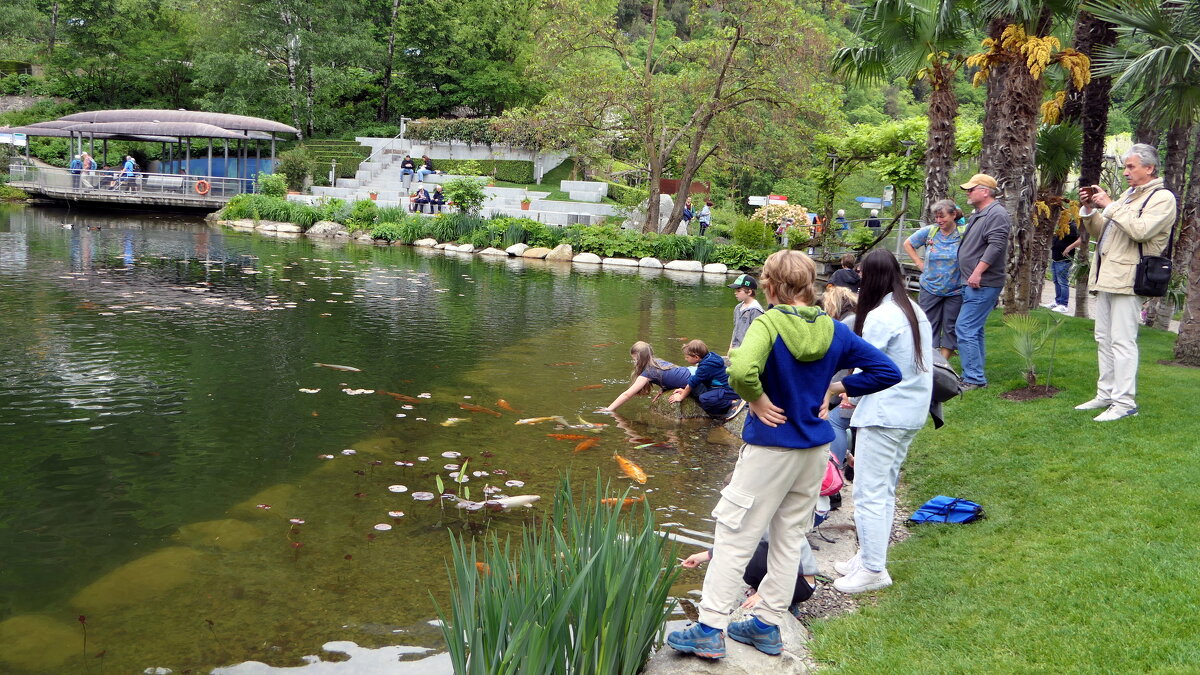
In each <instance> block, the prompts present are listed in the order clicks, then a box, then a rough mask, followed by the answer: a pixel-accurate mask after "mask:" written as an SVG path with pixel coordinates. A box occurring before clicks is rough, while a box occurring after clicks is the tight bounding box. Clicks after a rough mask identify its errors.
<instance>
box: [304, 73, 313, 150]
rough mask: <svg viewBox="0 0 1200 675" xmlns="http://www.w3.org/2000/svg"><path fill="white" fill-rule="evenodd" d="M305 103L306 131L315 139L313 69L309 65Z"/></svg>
mask: <svg viewBox="0 0 1200 675" xmlns="http://www.w3.org/2000/svg"><path fill="white" fill-rule="evenodd" d="M304 101H305V104H306V107H305V115H304V118H305V127H304V128H305V130H306V131H307V132H308V137H309V138H312V137H313V67H312V64H311V63H310V64H308V81H307V82H306V83H305V86H304Z"/></svg>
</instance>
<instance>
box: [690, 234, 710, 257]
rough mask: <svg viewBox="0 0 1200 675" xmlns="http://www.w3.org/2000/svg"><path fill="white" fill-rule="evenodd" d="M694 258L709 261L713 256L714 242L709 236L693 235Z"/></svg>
mask: <svg viewBox="0 0 1200 675" xmlns="http://www.w3.org/2000/svg"><path fill="white" fill-rule="evenodd" d="M691 239H692V260H699V261H700V262H702V263H707V262H708V259H709V258H711V257H712V252H713V243H712V240H711V239H709V238H707V237H692V238H691Z"/></svg>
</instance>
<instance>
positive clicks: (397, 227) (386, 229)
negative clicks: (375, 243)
mask: <svg viewBox="0 0 1200 675" xmlns="http://www.w3.org/2000/svg"><path fill="white" fill-rule="evenodd" d="M402 227H403V225H401V224H400V223H393V222H386V223H376V224H375V225H372V226H371V229H370V232H371V236H372V237H374V238H376V239H387V240H388V241H401V235H402V232H401V228H402ZM414 241H415V240H414ZM405 243H408V244H411V243H412V242H405Z"/></svg>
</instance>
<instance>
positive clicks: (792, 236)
mask: <svg viewBox="0 0 1200 675" xmlns="http://www.w3.org/2000/svg"><path fill="white" fill-rule="evenodd" d="M812 239H813V236H812V229H811V228H808V227H789V228H788V229H787V240H788V248H790V249H792V250H793V251H798V250H800V249H802V248H807V247H808V246H809V244H810V243H812Z"/></svg>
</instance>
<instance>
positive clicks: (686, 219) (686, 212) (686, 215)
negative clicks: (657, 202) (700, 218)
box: [675, 197, 696, 235]
mask: <svg viewBox="0 0 1200 675" xmlns="http://www.w3.org/2000/svg"><path fill="white" fill-rule="evenodd" d="M695 217H696V207H694V206H692V198H691V197H688V198H687V201H685V202H684V203H683V217H682V218H681V219H680V220H679V227H677V228H675V234H682V235H687V234H688V233H690V232H691V230H689V229H688V228H689V227H691V224H692V218H695Z"/></svg>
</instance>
